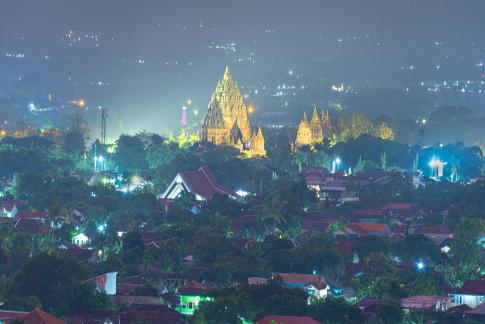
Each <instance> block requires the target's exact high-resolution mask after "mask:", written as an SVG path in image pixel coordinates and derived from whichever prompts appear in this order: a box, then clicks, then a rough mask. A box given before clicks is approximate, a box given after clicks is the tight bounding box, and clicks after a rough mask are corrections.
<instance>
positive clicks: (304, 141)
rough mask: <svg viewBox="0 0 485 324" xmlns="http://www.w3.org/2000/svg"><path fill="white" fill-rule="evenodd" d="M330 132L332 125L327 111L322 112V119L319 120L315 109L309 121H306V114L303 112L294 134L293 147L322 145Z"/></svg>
mask: <svg viewBox="0 0 485 324" xmlns="http://www.w3.org/2000/svg"><path fill="white" fill-rule="evenodd" d="M331 131H332V125H331V122H330V115H329V114H328V111H326V112H322V118H320V116H319V115H318V112H317V108H316V107H315V108H314V109H313V114H312V119H311V120H310V121H308V117H307V114H306V112H303V118H302V119H301V121H300V125H299V126H298V131H297V133H296V140H295V147H299V146H303V145H312V144H316V143H323V142H324V141H325V140H328V139H329V137H330V134H331Z"/></svg>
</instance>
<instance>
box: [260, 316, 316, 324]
mask: <svg viewBox="0 0 485 324" xmlns="http://www.w3.org/2000/svg"><path fill="white" fill-rule="evenodd" d="M272 323H276V324H321V323H320V322H319V321H316V320H314V319H313V318H311V317H308V316H282V315H268V316H266V317H264V318H262V319H260V320H258V321H256V322H255V324H272Z"/></svg>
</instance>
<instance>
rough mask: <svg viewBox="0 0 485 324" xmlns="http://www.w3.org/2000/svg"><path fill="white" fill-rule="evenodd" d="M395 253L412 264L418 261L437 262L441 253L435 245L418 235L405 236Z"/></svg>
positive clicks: (423, 236)
mask: <svg viewBox="0 0 485 324" xmlns="http://www.w3.org/2000/svg"><path fill="white" fill-rule="evenodd" d="M397 252H398V254H399V256H400V257H401V258H402V259H404V260H410V261H413V262H416V261H417V260H420V259H424V260H431V261H434V262H439V261H440V258H441V251H440V249H439V247H438V246H437V245H436V243H435V242H434V241H433V240H432V239H430V238H429V237H427V236H425V235H423V234H420V233H417V234H411V235H407V236H406V237H405V238H404V240H402V242H401V245H400V247H399V248H398V251H397Z"/></svg>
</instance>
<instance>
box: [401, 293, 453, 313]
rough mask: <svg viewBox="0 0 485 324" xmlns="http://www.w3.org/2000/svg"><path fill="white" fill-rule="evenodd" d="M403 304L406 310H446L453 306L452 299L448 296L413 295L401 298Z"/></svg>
mask: <svg viewBox="0 0 485 324" xmlns="http://www.w3.org/2000/svg"><path fill="white" fill-rule="evenodd" d="M401 306H402V308H403V309H404V310H405V311H408V312H409V311H410V310H426V309H427V310H436V311H446V310H447V309H448V308H450V307H451V299H450V297H448V296H420V295H418V296H411V297H408V298H404V299H402V300H401Z"/></svg>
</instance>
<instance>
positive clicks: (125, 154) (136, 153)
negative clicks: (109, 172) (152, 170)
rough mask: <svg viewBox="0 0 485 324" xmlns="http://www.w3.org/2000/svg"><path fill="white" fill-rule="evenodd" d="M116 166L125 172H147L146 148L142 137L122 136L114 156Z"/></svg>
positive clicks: (117, 143)
mask: <svg viewBox="0 0 485 324" xmlns="http://www.w3.org/2000/svg"><path fill="white" fill-rule="evenodd" d="M113 159H114V161H115V162H116V165H117V166H118V167H119V168H120V169H121V170H123V171H134V170H146V169H148V162H147V159H146V148H145V145H144V143H143V141H142V139H141V138H140V137H137V136H129V135H121V136H120V137H119V138H118V140H117V141H116V151H115V153H114V154H113Z"/></svg>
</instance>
